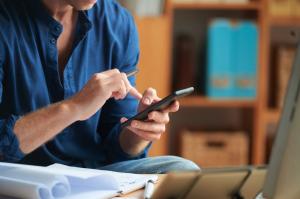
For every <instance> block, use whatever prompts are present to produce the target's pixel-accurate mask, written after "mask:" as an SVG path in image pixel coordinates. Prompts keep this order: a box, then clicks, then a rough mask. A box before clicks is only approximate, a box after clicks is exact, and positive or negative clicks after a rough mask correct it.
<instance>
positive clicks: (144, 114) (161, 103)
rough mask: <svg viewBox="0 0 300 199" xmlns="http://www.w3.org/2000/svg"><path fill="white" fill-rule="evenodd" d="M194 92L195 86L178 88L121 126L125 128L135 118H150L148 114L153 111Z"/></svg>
mask: <svg viewBox="0 0 300 199" xmlns="http://www.w3.org/2000/svg"><path fill="white" fill-rule="evenodd" d="M193 92H194V87H189V88H186V89H182V90H178V91H175V92H173V93H172V94H171V95H169V96H167V97H165V98H163V99H162V100H160V101H158V102H156V103H154V104H152V105H150V106H149V107H148V108H146V109H145V110H143V111H142V112H140V113H138V114H137V115H135V116H133V117H132V118H130V119H128V120H127V121H126V122H124V123H122V124H121V127H122V128H124V127H126V126H128V125H129V124H130V123H131V122H132V121H133V120H142V121H143V120H146V119H147V118H148V114H149V113H151V112H153V111H160V110H162V109H164V108H166V107H168V106H169V105H170V104H172V103H173V102H174V101H175V100H177V99H178V98H181V97H184V96H187V95H189V94H191V93H193Z"/></svg>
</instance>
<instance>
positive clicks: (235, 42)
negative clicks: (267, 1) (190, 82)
mask: <svg viewBox="0 0 300 199" xmlns="http://www.w3.org/2000/svg"><path fill="white" fill-rule="evenodd" d="M207 55H208V56H207V78H206V79H207V82H206V94H207V96H208V97H210V98H247V99H254V98H255V97H256V86H257V62H258V29H257V26H256V24H255V23H253V22H251V21H241V22H239V23H232V22H231V21H230V20H227V19H218V20H214V21H213V22H212V23H211V24H210V27H209V30H208V53H207Z"/></svg>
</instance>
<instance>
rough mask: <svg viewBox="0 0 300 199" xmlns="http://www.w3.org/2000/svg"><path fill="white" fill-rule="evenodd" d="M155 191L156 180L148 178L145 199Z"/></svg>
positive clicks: (148, 198)
mask: <svg viewBox="0 0 300 199" xmlns="http://www.w3.org/2000/svg"><path fill="white" fill-rule="evenodd" d="M153 191H154V181H153V180H148V181H147V183H146V187H145V192H144V199H150V198H151V196H152V194H153Z"/></svg>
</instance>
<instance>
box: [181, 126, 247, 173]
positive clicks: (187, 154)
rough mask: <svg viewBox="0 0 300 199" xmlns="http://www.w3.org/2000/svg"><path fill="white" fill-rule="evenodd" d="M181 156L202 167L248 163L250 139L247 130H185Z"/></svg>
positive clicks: (182, 135)
mask: <svg viewBox="0 0 300 199" xmlns="http://www.w3.org/2000/svg"><path fill="white" fill-rule="evenodd" d="M180 135H181V136H180V137H181V138H180V140H181V156H182V157H184V158H187V159H189V160H192V161H194V162H195V163H197V164H198V165H199V166H201V167H223V166H238V165H247V164H248V156H249V154H248V148H249V141H248V140H249V139H248V136H247V134H246V133H245V132H192V131H183V132H182V133H181V134H180Z"/></svg>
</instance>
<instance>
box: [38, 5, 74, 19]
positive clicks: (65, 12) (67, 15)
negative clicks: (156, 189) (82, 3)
mask: <svg viewBox="0 0 300 199" xmlns="http://www.w3.org/2000/svg"><path fill="white" fill-rule="evenodd" d="M43 3H44V5H45V6H46V8H47V9H48V11H49V13H50V15H51V16H52V17H53V18H54V19H55V20H57V21H59V22H64V21H69V20H72V18H73V16H74V12H76V11H75V9H74V8H73V7H72V6H71V5H70V4H68V3H67V2H66V1H64V0H43Z"/></svg>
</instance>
